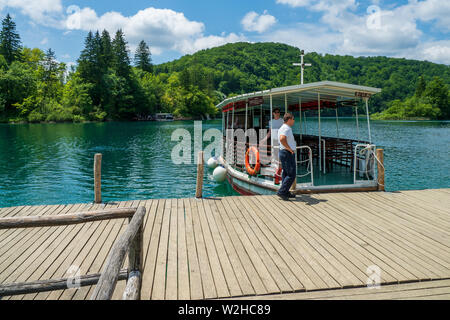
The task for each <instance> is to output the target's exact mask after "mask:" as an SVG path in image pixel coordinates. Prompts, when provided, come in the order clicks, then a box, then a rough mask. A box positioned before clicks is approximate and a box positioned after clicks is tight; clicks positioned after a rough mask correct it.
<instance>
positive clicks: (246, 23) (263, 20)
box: [241, 11, 277, 33]
mask: <svg viewBox="0 0 450 320" xmlns="http://www.w3.org/2000/svg"><path fill="white" fill-rule="evenodd" d="M275 23H277V19H275V17H274V16H271V15H270V14H268V13H267V11H264V13H263V14H262V15H259V14H257V13H256V12H254V11H251V12H249V13H247V14H246V15H245V17H244V18H243V19H242V21H241V24H242V26H243V27H244V29H245V30H246V31H256V32H259V33H263V32H264V31H267V30H268V29H269V28H270V27H271V26H273V25H274V24H275Z"/></svg>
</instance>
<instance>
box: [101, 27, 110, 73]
mask: <svg viewBox="0 0 450 320" xmlns="http://www.w3.org/2000/svg"><path fill="white" fill-rule="evenodd" d="M101 42H102V57H101V60H102V66H103V68H104V70H105V71H106V70H107V69H108V68H109V67H112V60H113V54H112V44H111V36H110V35H109V32H108V31H106V30H103V32H102V37H101Z"/></svg>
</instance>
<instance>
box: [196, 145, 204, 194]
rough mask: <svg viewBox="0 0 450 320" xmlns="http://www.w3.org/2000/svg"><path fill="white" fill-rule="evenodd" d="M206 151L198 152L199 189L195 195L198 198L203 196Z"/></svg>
mask: <svg viewBox="0 0 450 320" xmlns="http://www.w3.org/2000/svg"><path fill="white" fill-rule="evenodd" d="M204 161H205V160H204V153H203V151H200V152H199V153H198V162H197V191H196V193H195V197H196V198H197V199H201V198H203V177H204V171H205V169H204V166H205V165H204Z"/></svg>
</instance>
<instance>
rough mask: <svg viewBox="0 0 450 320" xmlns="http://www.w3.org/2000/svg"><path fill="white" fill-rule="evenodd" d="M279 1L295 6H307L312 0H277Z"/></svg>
mask: <svg viewBox="0 0 450 320" xmlns="http://www.w3.org/2000/svg"><path fill="white" fill-rule="evenodd" d="M277 3H280V4H287V5H289V6H291V7H293V8H296V7H305V6H307V5H309V4H310V3H311V0H277Z"/></svg>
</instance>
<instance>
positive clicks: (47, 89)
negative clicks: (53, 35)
mask: <svg viewBox="0 0 450 320" xmlns="http://www.w3.org/2000/svg"><path fill="white" fill-rule="evenodd" d="M42 67H43V73H42V81H43V82H44V84H45V86H44V97H45V98H57V94H58V92H57V88H56V87H57V84H58V82H59V80H60V77H59V71H60V65H59V63H58V61H56V55H55V51H53V50H52V49H51V48H50V49H48V50H47V52H46V53H45V57H44V60H43V61H42Z"/></svg>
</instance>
